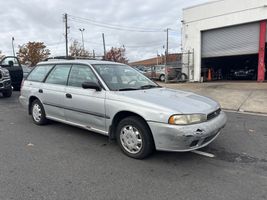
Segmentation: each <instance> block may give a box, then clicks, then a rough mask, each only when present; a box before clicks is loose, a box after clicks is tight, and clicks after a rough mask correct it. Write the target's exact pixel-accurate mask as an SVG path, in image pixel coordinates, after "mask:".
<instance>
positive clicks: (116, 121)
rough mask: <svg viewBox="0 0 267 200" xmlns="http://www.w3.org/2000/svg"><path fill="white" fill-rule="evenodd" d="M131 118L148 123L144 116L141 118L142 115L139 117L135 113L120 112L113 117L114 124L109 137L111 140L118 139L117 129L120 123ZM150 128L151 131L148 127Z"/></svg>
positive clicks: (110, 128)
mask: <svg viewBox="0 0 267 200" xmlns="http://www.w3.org/2000/svg"><path fill="white" fill-rule="evenodd" d="M130 116H136V117H138V118H140V119H141V120H143V121H144V122H145V123H146V120H145V119H144V118H143V117H142V116H140V115H138V114H136V113H134V112H130V111H120V112H118V113H117V114H116V115H115V116H114V117H113V120H112V124H111V126H110V127H109V137H110V139H116V127H117V126H118V124H119V122H120V121H121V120H122V119H124V118H126V117H130ZM146 124H147V123H146ZM147 126H148V124H147ZM148 128H149V130H150V127H149V126H148ZM150 131H151V130H150Z"/></svg>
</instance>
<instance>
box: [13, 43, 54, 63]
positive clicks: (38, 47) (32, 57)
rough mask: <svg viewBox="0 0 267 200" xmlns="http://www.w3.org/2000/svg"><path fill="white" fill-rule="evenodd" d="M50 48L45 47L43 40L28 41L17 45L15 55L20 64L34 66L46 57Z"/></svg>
mask: <svg viewBox="0 0 267 200" xmlns="http://www.w3.org/2000/svg"><path fill="white" fill-rule="evenodd" d="M49 55H50V50H49V49H47V48H46V46H45V45H44V43H43V42H28V43H27V44H23V45H21V46H20V45H19V51H18V53H17V56H18V58H19V60H20V62H21V63H22V64H30V66H31V67H32V66H35V65H36V64H37V63H38V62H40V61H42V60H44V59H46V58H48V56H49Z"/></svg>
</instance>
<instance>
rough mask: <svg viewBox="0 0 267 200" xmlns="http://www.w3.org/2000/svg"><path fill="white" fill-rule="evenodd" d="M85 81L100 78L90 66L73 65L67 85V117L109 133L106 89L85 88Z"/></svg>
mask: <svg viewBox="0 0 267 200" xmlns="http://www.w3.org/2000/svg"><path fill="white" fill-rule="evenodd" d="M84 82H96V83H98V79H97V77H96V76H95V74H94V72H93V71H92V69H91V67H90V66H87V65H73V66H72V68H71V71H70V75H69V80H68V86H67V87H66V95H67V98H66V109H65V116H66V119H67V120H68V121H70V122H72V123H76V124H79V125H83V126H86V127H87V128H88V129H90V130H94V131H97V132H100V133H103V134H107V130H106V124H105V122H106V115H105V94H106V93H105V90H101V91H96V90H94V89H83V88H82V83H84Z"/></svg>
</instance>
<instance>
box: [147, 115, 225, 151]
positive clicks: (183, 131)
mask: <svg viewBox="0 0 267 200" xmlns="http://www.w3.org/2000/svg"><path fill="white" fill-rule="evenodd" d="M226 121H227V118H226V115H225V113H224V112H223V111H222V112H221V114H220V115H219V116H217V117H215V118H214V119H212V120H209V121H207V122H204V123H200V124H194V125H187V126H177V125H170V124H164V123H157V122H148V124H149V127H150V129H151V131H152V135H153V138H154V142H155V146H156V149H157V150H160V151H175V152H185V151H193V150H195V149H199V148H202V147H204V146H207V145H208V144H210V143H211V142H212V141H213V140H215V139H216V137H218V135H219V134H220V131H221V129H222V128H223V127H224V126H225V124H226Z"/></svg>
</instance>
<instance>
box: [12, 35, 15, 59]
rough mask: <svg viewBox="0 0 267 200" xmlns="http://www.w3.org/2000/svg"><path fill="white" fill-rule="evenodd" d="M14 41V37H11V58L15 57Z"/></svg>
mask: <svg viewBox="0 0 267 200" xmlns="http://www.w3.org/2000/svg"><path fill="white" fill-rule="evenodd" d="M14 40H15V39H14V37H12V49H13V56H14V57H15V49H14Z"/></svg>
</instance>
